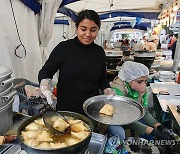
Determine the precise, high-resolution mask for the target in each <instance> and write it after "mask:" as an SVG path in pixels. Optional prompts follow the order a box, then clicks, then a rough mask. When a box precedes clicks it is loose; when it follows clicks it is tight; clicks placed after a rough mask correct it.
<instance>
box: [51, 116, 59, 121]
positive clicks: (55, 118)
mask: <svg viewBox="0 0 180 154" xmlns="http://www.w3.org/2000/svg"><path fill="white" fill-rule="evenodd" d="M58 119H59V117H58V116H53V117H51V121H56V120H58Z"/></svg>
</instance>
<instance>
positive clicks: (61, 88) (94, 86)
mask: <svg viewBox="0 0 180 154" xmlns="http://www.w3.org/2000/svg"><path fill="white" fill-rule="evenodd" d="M100 26H101V23H100V18H99V15H98V14H97V13H96V12H95V11H93V10H84V11H81V12H80V13H79V14H78V18H77V22H76V32H77V36H76V37H75V38H74V39H70V40H67V41H63V42H60V43H59V44H58V45H57V46H56V47H55V48H54V49H53V51H52V53H51V54H50V56H49V58H48V60H47V61H46V63H45V65H44V66H43V67H42V69H41V70H40V71H39V75H38V80H39V82H40V87H43V88H41V89H46V90H47V91H50V88H48V86H47V85H48V84H49V82H50V81H51V79H52V78H53V76H54V74H55V73H56V72H57V71H58V70H59V78H58V83H57V93H58V94H57V107H56V109H57V110H61V111H72V112H77V113H80V114H85V113H84V111H83V103H84V101H85V100H86V99H88V98H90V97H92V96H96V95H99V89H100V90H101V91H102V92H103V93H104V94H111V93H112V90H111V88H110V85H109V82H108V80H107V78H106V61H105V52H104V50H103V48H102V47H101V46H99V45H97V44H95V43H94V40H95V39H96V36H97V34H98V31H99V29H100Z"/></svg>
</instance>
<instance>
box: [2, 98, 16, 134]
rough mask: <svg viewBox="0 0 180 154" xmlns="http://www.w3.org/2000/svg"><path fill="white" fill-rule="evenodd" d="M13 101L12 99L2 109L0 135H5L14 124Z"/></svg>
mask: <svg viewBox="0 0 180 154" xmlns="http://www.w3.org/2000/svg"><path fill="white" fill-rule="evenodd" d="M13 100H14V99H13V98H11V99H10V100H9V101H8V102H6V105H5V106H4V107H3V108H0V135H4V134H5V133H6V132H7V131H8V130H9V129H10V128H11V126H12V124H13V112H12V103H13Z"/></svg>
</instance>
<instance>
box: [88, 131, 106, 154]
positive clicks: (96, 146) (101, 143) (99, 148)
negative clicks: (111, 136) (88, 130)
mask: <svg viewBox="0 0 180 154" xmlns="http://www.w3.org/2000/svg"><path fill="white" fill-rule="evenodd" d="M106 141H107V138H106V136H104V135H102V134H98V133H94V132H92V136H91V140H90V143H89V148H88V151H89V154H103V151H104V147H105V145H106Z"/></svg>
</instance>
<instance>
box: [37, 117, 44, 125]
mask: <svg viewBox="0 0 180 154" xmlns="http://www.w3.org/2000/svg"><path fill="white" fill-rule="evenodd" d="M34 121H35V123H36V124H38V125H40V126H44V125H45V124H44V121H43V118H40V119H37V120H34Z"/></svg>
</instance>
